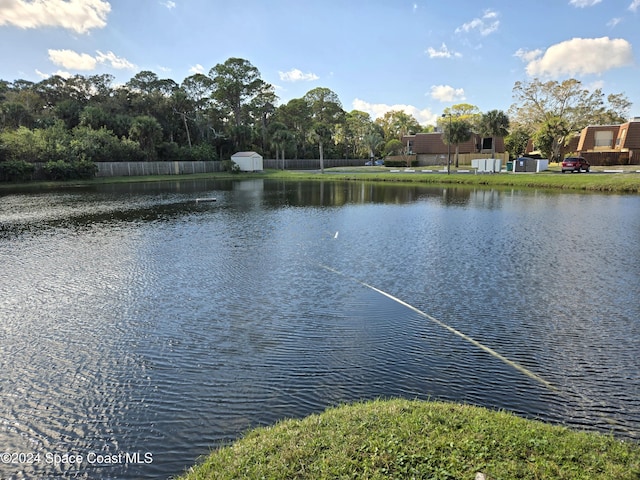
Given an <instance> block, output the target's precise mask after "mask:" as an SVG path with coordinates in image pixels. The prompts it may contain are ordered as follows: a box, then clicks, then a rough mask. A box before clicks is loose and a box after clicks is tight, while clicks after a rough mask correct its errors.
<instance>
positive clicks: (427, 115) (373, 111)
mask: <svg viewBox="0 0 640 480" xmlns="http://www.w3.org/2000/svg"><path fill="white" fill-rule="evenodd" d="M351 106H352V107H353V108H354V110H360V111H362V112H366V113H368V114H369V115H371V117H372V118H373V119H376V118H379V117H382V116H384V114H385V113H387V112H390V111H392V110H395V111H398V110H400V111H403V112H405V113H407V114H409V115H413V117H414V118H415V119H416V120H417V121H418V122H419V123H420V124H421V125H435V124H436V123H437V122H438V118H439V117H438V115H436V114H434V113H433V112H432V111H431V110H429V109H428V108H425V109H423V110H420V109H419V108H417V107H414V106H413V105H401V104H396V105H387V104H385V103H369V102H366V101H364V100H360V99H359V98H356V99H355V100H354V101H353V102H352V104H351Z"/></svg>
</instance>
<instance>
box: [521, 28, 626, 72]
mask: <svg viewBox="0 0 640 480" xmlns="http://www.w3.org/2000/svg"><path fill="white" fill-rule="evenodd" d="M632 64H633V51H632V48H631V44H630V43H629V42H628V41H627V40H624V39H621V38H614V39H610V38H608V37H602V38H573V39H571V40H567V41H565V42H561V43H557V44H555V45H552V46H550V47H549V48H548V49H547V51H546V52H544V55H542V56H541V57H539V58H536V59H534V60H532V61H530V62H529V64H528V65H527V73H528V74H529V75H531V76H537V75H540V76H550V77H556V76H560V75H578V74H583V75H586V74H599V73H602V72H605V71H607V70H610V69H612V68H618V67H624V66H628V65H632Z"/></svg>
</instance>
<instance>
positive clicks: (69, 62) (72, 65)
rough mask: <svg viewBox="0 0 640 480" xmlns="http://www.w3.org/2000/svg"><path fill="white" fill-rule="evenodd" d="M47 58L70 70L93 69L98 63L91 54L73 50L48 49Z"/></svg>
mask: <svg viewBox="0 0 640 480" xmlns="http://www.w3.org/2000/svg"><path fill="white" fill-rule="evenodd" d="M49 60H51V61H52V62H53V63H54V64H56V65H60V66H61V67H64V68H68V69H70V70H93V69H94V68H96V64H97V63H98V62H97V60H96V59H95V58H94V57H92V56H91V55H88V54H86V53H77V52H74V51H73V50H49Z"/></svg>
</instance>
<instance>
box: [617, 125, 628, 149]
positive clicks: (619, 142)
mask: <svg viewBox="0 0 640 480" xmlns="http://www.w3.org/2000/svg"><path fill="white" fill-rule="evenodd" d="M626 134H627V129H626V128H623V129H622V131H621V132H620V135H618V138H617V139H616V147H618V148H620V146H621V145H622V144H623V143H624V136H625V135H626Z"/></svg>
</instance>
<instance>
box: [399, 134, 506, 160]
mask: <svg viewBox="0 0 640 480" xmlns="http://www.w3.org/2000/svg"><path fill="white" fill-rule="evenodd" d="M442 135H443V134H442V132H434V133H416V134H415V135H406V136H404V137H402V143H403V144H404V146H405V148H406V152H407V154H408V155H410V156H415V160H417V162H418V165H442V164H446V163H447V156H448V155H449V154H450V155H451V163H454V162H455V153H456V145H453V144H452V145H447V144H446V143H444V140H443V138H442ZM493 142H495V157H496V158H500V159H503V160H504V161H505V162H506V161H507V159H508V154H507V153H506V152H505V146H504V138H503V137H486V138H483V137H482V136H481V135H478V134H473V135H472V136H471V139H470V140H469V141H467V142H464V143H460V144H459V145H457V147H458V153H459V157H460V163H462V164H465V165H469V164H471V160H472V159H474V158H478V157H483V156H484V157H490V156H491V150H492V148H491V147H492V144H493Z"/></svg>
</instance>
